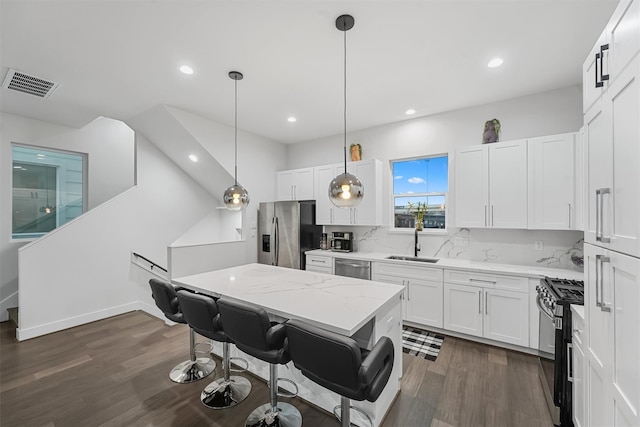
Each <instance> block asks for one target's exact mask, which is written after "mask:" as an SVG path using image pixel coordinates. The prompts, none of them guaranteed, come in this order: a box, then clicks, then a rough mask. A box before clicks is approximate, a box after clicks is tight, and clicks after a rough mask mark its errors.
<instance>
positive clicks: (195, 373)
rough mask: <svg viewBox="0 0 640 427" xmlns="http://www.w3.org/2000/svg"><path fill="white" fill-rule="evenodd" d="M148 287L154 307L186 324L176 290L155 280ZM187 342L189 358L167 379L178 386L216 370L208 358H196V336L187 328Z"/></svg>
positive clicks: (173, 370) (161, 281)
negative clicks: (149, 287)
mask: <svg viewBox="0 0 640 427" xmlns="http://www.w3.org/2000/svg"><path fill="white" fill-rule="evenodd" d="M149 286H151V296H153V300H154V301H155V303H156V306H158V308H159V309H160V310H162V313H164V315H165V316H166V317H167V319H169V320H172V321H174V322H176V323H184V324H186V323H187V321H186V320H184V316H183V315H182V311H180V306H179V304H178V296H177V295H176V288H174V287H173V285H171V284H170V283H167V282H165V281H163V280H160V279H155V278H154V279H151V280H149ZM189 341H190V343H189V353H190V355H191V358H190V359H189V360H186V361H184V362H182V363H180V364H178V365H177V366H175V367H174V368H173V369H172V370H171V372H170V373H169V378H171V380H172V381H174V382H177V383H180V384H187V383H191V382H194V381H198V380H201V379H203V378H204V377H206V376H207V375H210V374H211V373H212V372H213V371H214V370H215V369H216V362H215V361H214V360H213V359H211V358H209V357H200V358H196V335H195V332H194V331H193V329H192V328H189Z"/></svg>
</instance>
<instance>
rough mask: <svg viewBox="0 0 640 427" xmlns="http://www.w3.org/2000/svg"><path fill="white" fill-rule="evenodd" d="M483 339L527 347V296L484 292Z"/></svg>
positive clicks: (505, 292) (489, 290)
mask: <svg viewBox="0 0 640 427" xmlns="http://www.w3.org/2000/svg"><path fill="white" fill-rule="evenodd" d="M484 337H485V338H490V339H492V340H496V341H501V342H506V343H510V344H515V345H519V346H522V347H528V346H529V294H527V293H520V292H510V291H503V290H497V289H485V290H484Z"/></svg>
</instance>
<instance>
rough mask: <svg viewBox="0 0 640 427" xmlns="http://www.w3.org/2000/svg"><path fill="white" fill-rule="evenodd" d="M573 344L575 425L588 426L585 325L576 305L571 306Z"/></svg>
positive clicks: (571, 375) (572, 370)
mask: <svg viewBox="0 0 640 427" xmlns="http://www.w3.org/2000/svg"><path fill="white" fill-rule="evenodd" d="M571 319H572V325H571V330H572V333H571V341H572V342H571V346H572V348H573V352H572V364H571V369H570V372H569V377H570V378H571V381H572V383H573V396H572V397H573V399H572V400H573V411H572V412H573V424H574V427H586V426H587V425H588V423H587V421H586V418H585V417H586V406H585V405H586V391H587V389H586V383H585V356H584V351H585V345H584V344H585V342H584V341H583V337H584V333H585V327H584V318H582V317H581V316H580V315H579V314H578V312H577V311H576V310H575V307H574V306H572V308H571Z"/></svg>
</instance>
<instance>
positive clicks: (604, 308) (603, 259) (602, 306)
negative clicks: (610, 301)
mask: <svg viewBox="0 0 640 427" xmlns="http://www.w3.org/2000/svg"><path fill="white" fill-rule="evenodd" d="M598 257H599V258H598ZM598 261H600V280H599V281H600V310H602V311H604V312H607V313H608V312H611V307H607V303H606V302H604V263H605V262H611V258H609V257H606V256H604V255H596V266H597V262H598Z"/></svg>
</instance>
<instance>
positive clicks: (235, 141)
mask: <svg viewBox="0 0 640 427" xmlns="http://www.w3.org/2000/svg"><path fill="white" fill-rule="evenodd" d="M234 82H235V85H234V87H235V93H234V96H235V111H234V117H233V123H234V136H233V140H234V146H235V154H234V160H233V164H234V181H235V184H236V187H237V186H238V80H234Z"/></svg>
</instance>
